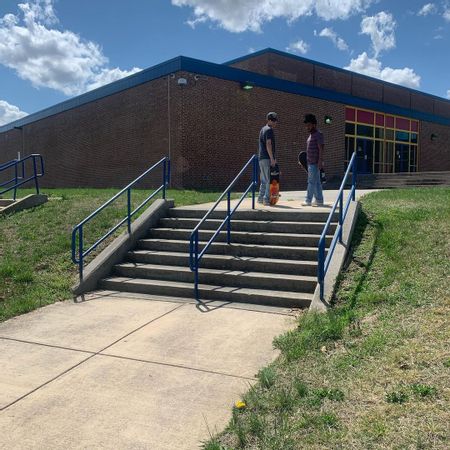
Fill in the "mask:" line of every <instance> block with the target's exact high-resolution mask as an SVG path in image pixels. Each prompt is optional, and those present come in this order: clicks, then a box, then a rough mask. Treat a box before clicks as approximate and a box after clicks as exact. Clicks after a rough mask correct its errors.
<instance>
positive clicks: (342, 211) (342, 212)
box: [317, 153, 356, 300]
mask: <svg viewBox="0 0 450 450" xmlns="http://www.w3.org/2000/svg"><path fill="white" fill-rule="evenodd" d="M350 170H351V171H352V188H351V190H350V194H349V196H348V198H347V202H346V204H345V208H344V207H343V197H344V186H345V184H346V182H347V178H348V176H349V174H350ZM355 193H356V153H353V155H352V157H351V159H350V161H349V163H348V167H347V170H346V172H345V175H344V178H343V180H342V183H341V187H340V189H339V192H338V196H337V199H336V201H335V202H334V205H333V207H332V208H331V211H330V215H329V216H328V220H327V222H326V224H325V226H324V228H323V231H322V235H321V236H320V239H319V256H318V268H317V281H318V283H319V285H320V299H321V300H323V299H324V280H325V275H326V273H327V270H328V266H329V265H330V261H331V257H332V256H333V252H334V249H335V247H336V243H337V241H338V240H339V243H341V244H342V226H343V223H344V220H345V217H346V215H347V212H348V208H349V206H350V199H351V200H352V201H355ZM338 203H339V223H338V226H337V228H336V231H335V232H334V236H333V240H332V241H331V244H330V248H329V249H328V254H327V258H326V259H325V238H326V235H327V232H328V228H329V227H330V224H331V220H332V218H333V214H334V212H335V211H336V208H337V205H338Z"/></svg>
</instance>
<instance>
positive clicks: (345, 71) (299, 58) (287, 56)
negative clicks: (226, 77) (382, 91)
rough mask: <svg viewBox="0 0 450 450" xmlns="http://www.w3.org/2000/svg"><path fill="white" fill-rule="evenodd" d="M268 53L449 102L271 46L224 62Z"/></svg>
mask: <svg viewBox="0 0 450 450" xmlns="http://www.w3.org/2000/svg"><path fill="white" fill-rule="evenodd" d="M266 53H274V54H276V55H279V56H284V57H286V58H290V59H294V60H296V61H302V62H306V63H309V64H313V65H315V66H319V67H323V68H325V69H330V70H334V71H335V72H341V73H345V74H347V75H351V76H354V77H358V78H364V79H366V80H370V81H376V82H377V83H381V84H384V85H386V86H391V87H394V88H396V89H403V90H405V91H407V92H412V93H414V94H420V95H424V96H425V97H429V98H432V99H434V100H439V101H443V102H449V100H447V99H445V98H443V97H439V96H438V95H433V94H428V93H427V92H422V91H418V90H417V89H413V88H409V87H406V86H401V85H400V84H395V83H390V82H389V81H384V80H380V79H379V78H374V77H369V76H368V75H364V74H362V73H358V72H352V71H351V70H347V69H341V68H340V67H335V66H330V65H329V64H325V63H323V62H319V61H314V60H312V59H308V58H304V57H302V56H298V55H293V54H292V53H286V52H282V51H281V50H276V49H274V48H270V47H268V48H265V49H264V50H259V51H257V52H255V53H250V54H248V55H245V56H241V57H239V58H236V59H232V60H231V61H227V62H225V63H223V64H224V65H230V64H235V63H237V62H241V61H246V60H247V59H250V58H254V57H255V56H260V55H264V54H266Z"/></svg>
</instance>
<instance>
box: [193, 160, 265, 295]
mask: <svg viewBox="0 0 450 450" xmlns="http://www.w3.org/2000/svg"><path fill="white" fill-rule="evenodd" d="M250 165H252V182H251V183H250V185H249V186H248V188H247V189H246V190H245V192H244V193H243V194H242V196H241V198H240V199H239V201H238V203H237V205H236V206H235V207H234V209H233V210H232V211H231V206H230V200H231V189H232V188H233V187H234V185H235V184H236V183H237V181H238V180H239V178H240V177H241V175H242V174H243V173H244V172H245V170H246V169H247V168H248V167H249V166H250ZM257 182H258V156H256V155H253V156H252V157H251V158H250V159H249V160H248V162H247V163H246V164H245V165H244V167H243V168H242V169H241V171H240V172H239V173H238V174H237V176H236V178H235V179H234V180H233V181H232V182H231V183H230V184H229V186H228V187H227V188H226V189H225V191H224V192H223V194H222V195H221V196H220V197H219V199H218V200H217V201H216V203H215V204H214V205H213V206H212V207H211V208H210V210H209V211H208V212H207V213H206V214H205V216H204V217H203V219H202V220H200V222H199V223H198V225H197V226H196V227H195V228H194V230H193V231H192V233H191V239H190V241H189V266H190V269H191V270H192V271H193V272H194V283H195V288H194V289H195V298H196V299H197V301H198V300H199V293H198V269H199V265H200V261H201V259H202V258H203V255H204V254H205V253H206V251H207V250H208V248H209V247H210V245H211V244H212V243H213V242H214V240H215V239H216V238H217V236H218V235H219V233H220V232H221V231H222V228H223V227H224V226H225V223H226V224H227V243H228V244H230V243H231V217H232V215H233V214H234V212H235V211H236V210H237V209H238V207H239V205H240V204H241V203H242V201H243V200H244V198H245V197H246V196H247V194H248V193H249V192H250V190H251V191H252V209H255V191H256V185H257ZM225 195H227V215H226V217H225V219H224V220H223V222H222V223H221V224H220V225H219V227H218V228H217V230H216V232H215V233H214V234H213V236H212V237H211V239H210V240H209V241H208V242H207V244H206V245H205V246H204V247H203V249H202V251H201V252H200V253H199V250H198V244H199V229H200V227H201V226H202V224H203V223H204V222H205V221H206V219H207V218H208V216H209V215H210V214H211V213H212V212H213V211H214V210H215V209H216V207H217V205H218V204H219V203H220V202H221V201H222V200H223V198H224V197H225Z"/></svg>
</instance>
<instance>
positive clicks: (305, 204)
mask: <svg viewBox="0 0 450 450" xmlns="http://www.w3.org/2000/svg"><path fill="white" fill-rule="evenodd" d="M302 206H311V203H308V202H303V203H302Z"/></svg>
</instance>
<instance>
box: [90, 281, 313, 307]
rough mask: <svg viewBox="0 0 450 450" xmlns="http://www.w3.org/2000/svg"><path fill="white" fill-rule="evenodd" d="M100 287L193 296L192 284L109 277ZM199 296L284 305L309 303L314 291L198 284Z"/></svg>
mask: <svg viewBox="0 0 450 450" xmlns="http://www.w3.org/2000/svg"><path fill="white" fill-rule="evenodd" d="M99 287H100V288H101V289H108V290H115V291H122V292H123V291H128V292H139V293H144V294H156V295H158V294H160V295H165V296H172V297H182V298H194V297H195V293H194V286H193V284H192V283H183V282H174V281H164V280H153V279H142V278H127V277H108V278H105V279H103V280H101V281H100V283H99ZM199 295H200V298H201V299H202V300H222V301H228V302H243V303H257V304H262V305H272V306H283V307H290V308H292V307H297V308H299V307H306V306H309V304H310V303H311V300H312V298H313V294H310V293H302V292H290V291H270V290H261V289H248V288H237V287H228V286H222V285H207V284H200V285H199Z"/></svg>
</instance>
